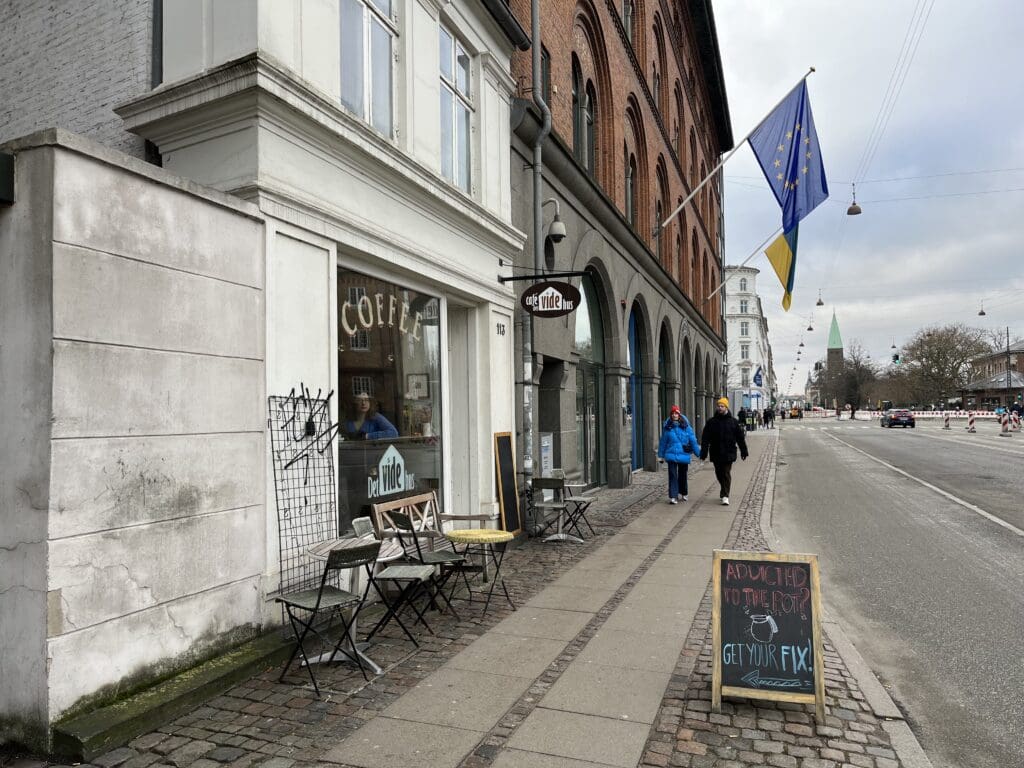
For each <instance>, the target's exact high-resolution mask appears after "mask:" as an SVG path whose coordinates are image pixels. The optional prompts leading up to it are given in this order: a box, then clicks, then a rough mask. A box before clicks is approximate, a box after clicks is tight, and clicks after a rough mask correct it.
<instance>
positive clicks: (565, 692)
mask: <svg viewBox="0 0 1024 768" xmlns="http://www.w3.org/2000/svg"><path fill="white" fill-rule="evenodd" d="M679 645H680V647H681V646H682V638H680V643H679ZM671 677H672V673H671V672H647V671H645V670H640V669H627V668H624V667H621V666H605V665H603V664H594V663H586V662H584V663H580V662H579V661H578V660H577V661H576V662H574V663H573V664H572V665H570V666H569V668H568V669H567V670H566V671H565V673H564V674H563V675H562V676H561V677H560V678H559V679H558V682H556V683H555V684H554V685H553V686H552V687H551V690H550V691H548V692H547V693H546V694H545V695H544V700H543V701H542V704H543V705H544V707H545V708H546V709H560V710H562V711H563V712H577V713H579V714H582V715H599V716H601V717H610V718H613V719H615V720H629V721H631V722H634V723H653V722H654V719H655V717H656V716H657V714H658V708H659V707H660V706H661V700H662V698H663V697H664V696H665V688H666V687H668V682H669V679H670V678H671Z"/></svg>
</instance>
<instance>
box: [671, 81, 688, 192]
mask: <svg viewBox="0 0 1024 768" xmlns="http://www.w3.org/2000/svg"><path fill="white" fill-rule="evenodd" d="M672 90H673V94H674V96H675V104H673V107H674V108H675V113H674V115H673V120H674V126H675V127H674V132H673V136H672V140H673V141H674V142H675V143H674V144H673V145H672V149H673V150H674V151H675V153H676V157H677V158H679V167H680V168H682V169H683V171H684V173H685V170H686V163H685V162H684V158H685V157H686V152H685V151H684V150H683V147H684V144H685V143H686V110H685V109H684V108H683V104H685V103H686V102H685V101H684V99H683V84H682V83H680V82H679V78H676V82H675V85H674V86H673V88H672Z"/></svg>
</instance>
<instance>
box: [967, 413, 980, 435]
mask: <svg viewBox="0 0 1024 768" xmlns="http://www.w3.org/2000/svg"><path fill="white" fill-rule="evenodd" d="M967 431H968V432H977V431H978V430H977V429H975V428H974V411H971V412H970V413H968V414H967Z"/></svg>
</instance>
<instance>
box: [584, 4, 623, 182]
mask: <svg viewBox="0 0 1024 768" xmlns="http://www.w3.org/2000/svg"><path fill="white" fill-rule="evenodd" d="M573 53H574V54H575V55H576V57H577V59H579V61H580V69H581V72H582V75H583V81H584V85H585V84H586V83H587V82H588V81H589V82H591V83H593V85H594V89H595V91H596V95H597V99H596V101H597V104H596V105H595V125H594V142H595V144H596V147H595V149H594V164H595V168H594V178H595V179H596V180H597V183H598V184H599V185H600V186H601V187H602V188H604V189H605V190H608V191H611V190H612V179H614V178H615V151H614V149H615V127H614V123H615V120H614V119H613V117H612V116H613V115H615V114H617V110H616V108H615V102H614V96H613V89H612V77H611V71H610V70H609V67H608V47H607V45H606V44H605V36H604V30H603V29H602V27H601V20H600V16H599V15H598V13H597V10H596V9H595V8H594V5H593V3H591V2H590V0H579V2H577V3H576V10H575V11H574V15H573Z"/></svg>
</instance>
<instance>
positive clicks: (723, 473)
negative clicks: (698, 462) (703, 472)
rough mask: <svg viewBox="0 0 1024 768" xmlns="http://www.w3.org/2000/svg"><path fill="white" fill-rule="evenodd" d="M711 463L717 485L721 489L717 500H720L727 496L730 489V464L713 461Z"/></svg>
mask: <svg viewBox="0 0 1024 768" xmlns="http://www.w3.org/2000/svg"><path fill="white" fill-rule="evenodd" d="M712 463H713V464H714V465H715V477H716V478H718V485H719V486H720V487H721V490H720V491H719V493H718V498H720V499H721V498H724V497H726V496H728V495H729V491H730V490H731V489H732V462H731V461H715V462H712Z"/></svg>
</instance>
